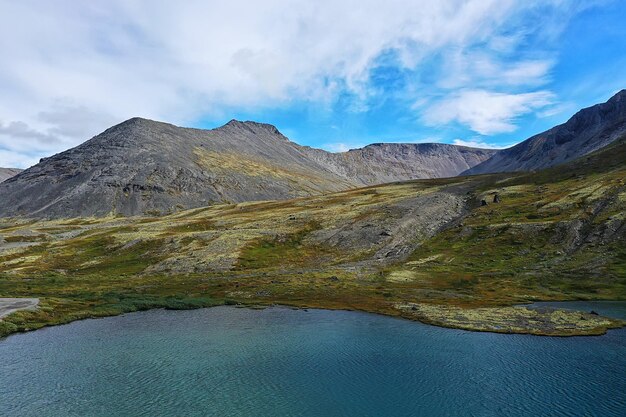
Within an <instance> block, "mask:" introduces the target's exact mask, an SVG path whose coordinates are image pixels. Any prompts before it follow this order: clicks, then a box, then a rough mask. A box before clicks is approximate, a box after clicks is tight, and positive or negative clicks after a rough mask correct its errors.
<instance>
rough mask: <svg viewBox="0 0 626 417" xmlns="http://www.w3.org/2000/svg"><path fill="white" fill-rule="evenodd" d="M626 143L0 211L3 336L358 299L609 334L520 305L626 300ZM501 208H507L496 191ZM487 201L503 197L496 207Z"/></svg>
mask: <svg viewBox="0 0 626 417" xmlns="http://www.w3.org/2000/svg"><path fill="white" fill-rule="evenodd" d="M625 178H626V142H625V141H624V139H620V140H617V141H616V142H614V143H613V144H611V145H609V146H608V147H606V148H603V149H602V150H600V151H597V152H595V153H592V154H590V155H588V156H585V157H583V158H582V159H578V160H576V161H573V162H570V163H567V164H563V165H560V166H557V167H553V168H549V169H546V170H542V171H539V172H535V173H513V174H508V173H501V174H490V175H481V176H473V177H455V178H447V179H436V180H432V179H431V180H416V181H409V182H403V183H393V184H385V185H378V186H372V187H365V188H360V189H355V190H349V191H343V192H339V193H333V194H326V195H321V196H315V197H308V198H302V199H292V200H287V201H265V202H246V203H241V204H236V205H233V204H221V205H214V206H211V207H203V208H199V209H194V210H186V211H182V212H179V213H175V214H172V215H168V216H163V217H142V218H132V217H128V218H116V219H111V218H100V219H72V220H40V221H30V220H22V219H14V220H7V219H5V220H3V221H0V293H1V294H3V295H5V296H9V297H28V298H32V297H37V298H39V299H40V301H41V302H40V306H41V309H39V310H37V311H33V312H21V313H19V314H16V315H14V316H13V317H7V318H3V321H0V336H2V334H3V333H4V334H7V333H10V332H14V331H18V330H24V329H34V328H38V327H41V326H43V325H49V324H58V323H62V322H66V321H71V320H76V319H80V318H84V317H94V316H103V315H114V314H119V313H122V312H127V311H135V310H138V309H148V308H158V307H169V308H194V307H196V308H197V307H203V306H210V305H215V304H223V303H227V304H247V305H259V304H261V305H271V304H284V305H292V306H300V307H305V308H306V307H311V308H313V307H317V308H333V309H337V308H340V309H351V310H354V309H358V310H363V311H368V312H377V313H382V314H389V315H400V316H403V317H406V318H411V319H416V320H420V321H424V322H427V323H432V324H437V325H441V326H447V327H456V328H463V329H470V330H481V331H495V332H504V333H511V332H513V333H533V334H545V335H561V336H566V335H581V334H587V335H589V334H601V333H603V332H605V331H606V329H607V328H612V327H619V326H622V325H624V323H623V322H616V321H611V320H609V319H606V318H602V317H600V316H597V315H594V314H589V312H586V313H582V312H569V313H567V312H564V311H554V312H553V311H551V310H545V309H541V310H536V309H527V308H524V307H519V305H520V304H524V303H528V302H532V301H537V300H546V301H547V300H572V299H594V300H602V299H603V300H624V299H626V217H625V213H626V183H625ZM496 193H497V194H498V195H499V196H500V199H499V202H498V203H495V202H493V197H494V195H495V194H496ZM481 200H487V201H488V202H489V204H488V205H482V204H481V203H480V201H481Z"/></svg>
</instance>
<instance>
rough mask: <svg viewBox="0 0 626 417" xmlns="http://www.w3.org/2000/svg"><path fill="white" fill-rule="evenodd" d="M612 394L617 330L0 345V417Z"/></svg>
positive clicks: (625, 381)
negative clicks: (567, 334)
mask: <svg viewBox="0 0 626 417" xmlns="http://www.w3.org/2000/svg"><path fill="white" fill-rule="evenodd" d="M624 305H626V304H624V303H622V304H621V305H620V308H622V307H624ZM593 308H594V309H596V310H597V311H598V312H600V311H599V308H595V307H593ZM586 309H587V308H586ZM604 313H605V314H606V311H604ZM616 314H617V313H616ZM625 393H626V331H625V330H624V329H621V330H613V331H610V332H609V333H608V334H607V335H605V336H600V337H574V338H548V337H537V336H528V335H500V334H492V333H473V332H467V331H462V330H451V329H443V328H438V327H433V326H427V325H423V324H420V323H416V322H411V321H407V320H401V319H396V318H389V317H384V316H378V315H373V314H365V313H358V312H345V311H326V310H309V311H308V312H306V311H302V310H290V309H286V308H271V309H266V310H250V309H237V308H233V307H217V308H212V309H201V310H193V311H163V310H155V311H149V312H141V313H133V314H128V315H124V316H118V317H110V318H103V319H96V320H85V321H80V322H75V323H71V324H69V325H65V326H58V327H52V328H47V329H42V330H39V331H36V332H32V333H26V334H19V335H14V336H11V337H9V338H7V339H4V340H1V341H0V415H1V416H63V417H65V416H161V415H163V416H165V415H171V416H278V417H282V416H303V417H308V416H323V417H332V416H372V417H381V416H450V415H468V416H528V415H563V416H583V415H589V416H591V415H597V416H625V415H626V398H625V397H626V394H625Z"/></svg>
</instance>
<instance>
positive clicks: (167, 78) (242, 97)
mask: <svg viewBox="0 0 626 417" xmlns="http://www.w3.org/2000/svg"><path fill="white" fill-rule="evenodd" d="M564 3H567V2H563V1H562V0H551V1H539V0H532V1H527V2H518V1H514V0H445V1H444V0H442V1H437V2H433V1H430V0H429V1H426V0H421V1H420V0H415V1H406V0H389V1H386V2H380V1H378V0H344V1H337V0H320V1H315V2H311V1H308V0H267V1H263V2H253V1H249V0H248V1H245V0H231V1H228V2H220V1H205V0H188V1H185V2H171V1H165V0H161V1H148V0H145V1H141V0H132V1H129V0H94V1H89V2H85V1H70V0H58V1H54V2H52V1H46V2H42V1H36V0H20V1H13V0H0V56H2V61H1V62H0V91H2V95H1V96H0V119H1V120H2V121H3V122H4V124H3V126H5V128H6V127H7V126H13V129H16V128H17V129H18V130H19V129H21V131H22V134H20V135H21V136H20V135H17V136H15V135H11V134H10V133H9V132H8V131H6V132H5V133H4V134H3V135H2V136H0V149H5V151H6V150H10V151H11V152H18V153H20V154H21V155H25V153H24V152H25V151H24V150H23V149H24V146H22V143H14V142H24V143H26V142H28V143H29V144H31V145H32V144H35V145H32V147H31V148H29V152H31V153H40V154H42V153H44V152H54V151H60V150H62V149H64V148H67V147H68V146H72V145H76V144H78V143H80V142H82V141H84V140H85V139H87V138H89V137H90V136H92V135H94V134H96V133H99V132H100V131H102V130H103V129H105V128H106V127H108V126H109V125H110V124H111V123H112V122H113V121H122V120H124V119H127V118H130V117H132V116H143V117H149V118H154V119H160V120H166V121H169V122H173V123H179V124H186V123H190V122H193V121H194V120H196V119H198V118H199V117H202V116H205V115H212V116H214V117H217V116H221V115H224V116H228V115H227V113H228V112H230V111H232V109H233V108H236V109H244V110H257V109H261V108H264V107H266V108H270V107H275V106H288V105H289V104H290V103H292V102H294V101H296V100H305V101H306V100H308V101H311V102H316V103H324V102H332V101H333V100H335V99H336V97H337V96H338V95H340V94H342V93H345V92H348V93H349V94H350V95H352V96H353V97H355V101H354V103H353V108H354V109H355V110H359V109H360V110H363V109H366V108H367V106H366V105H365V104H364V103H365V101H367V99H368V97H370V94H371V91H370V79H369V73H370V70H371V68H372V65H373V62H374V61H375V60H376V58H377V57H378V56H380V55H381V54H382V53H384V52H385V51H389V50H393V51H395V52H396V53H397V55H398V57H399V58H400V59H399V62H400V64H399V65H402V66H404V67H406V68H410V69H412V70H415V71H417V72H419V66H420V63H422V62H423V61H424V60H425V59H427V58H429V57H432V56H437V55H446V54H448V51H459V52H458V54H459V56H460V57H471V56H472V55H471V54H468V53H466V51H468V50H475V49H476V48H478V49H481V48H486V49H487V50H488V51H487V53H486V54H485V55H484V57H485V60H484V62H485V63H489V62H492V64H489V65H487V66H486V67H485V68H483V70H481V69H480V68H478V67H476V68H474V69H473V70H472V71H473V72H475V74H474V78H476V77H478V78H483V79H488V78H489V77H490V75H489V71H491V72H492V75H498V74H502V71H500V70H501V69H503V71H504V74H505V76H506V78H508V79H509V83H510V84H527V83H530V82H535V81H536V79H541V78H543V77H545V76H546V73H547V72H548V71H549V68H550V66H551V63H550V62H549V61H547V60H542V59H539V60H523V59H522V60H521V61H520V62H519V63H517V64H515V63H513V64H510V65H509V64H506V65H504V64H502V63H501V62H499V61H498V60H497V59H493V56H491V52H493V53H495V54H498V53H506V52H507V51H510V50H512V49H514V48H515V45H517V44H518V43H519V42H521V40H522V39H523V32H525V31H527V30H528V29H527V27H526V26H524V25H520V24H518V23H519V20H520V16H523V15H525V14H526V13H527V12H532V11H534V10H536V9H537V8H541V9H542V10H545V9H547V8H554V9H555V10H557V9H558V10H560V9H568V6H567V5H566V4H564ZM533 18H537V15H536V14H534V15H533ZM516 22H517V23H516ZM534 24H536V25H533V26H536V27H537V28H542V25H541V22H539V21H537V22H534ZM542 30H543V28H542ZM520 31H521V34H520V33H517V32H520ZM490 65H491V67H490ZM464 66H467V62H466V63H462V62H461V63H459V68H460V69H461V70H462V69H463V68H464ZM487 67H489V68H487ZM481 71H482V72H481ZM485 71H486V72H485ZM461 72H462V71H459V72H457V75H458V74H459V73H461ZM506 74H508V75H506ZM446 77H447V78H448V79H454V74H453V76H447V74H441V78H446ZM533 80H534V81H533ZM469 81H471V80H469ZM463 85H464V84H461V86H463ZM521 97H522V98H523V100H522V101H524V103H526V104H520V103H518V104H517V106H515V105H513V104H510V103H509V104H508V105H509V108H511V107H512V109H511V112H513V113H515V111H517V112H519V111H522V110H523V109H525V108H526V107H524V106H530V107H528V108H530V109H533V108H534V107H533V106H532V105H531V104H528V103H529V102H530V101H536V99H535V100H528V99H526V98H524V97H525V96H524V95H521ZM418 98H419V97H415V99H416V100H417V99H418ZM492 101H493V100H492ZM518 101H519V100H518ZM435 113H438V112H435ZM513 117H514V116H512V115H508V116H507V115H499V116H498V115H496V116H492V117H489V116H482V117H470V119H472V120H473V121H472V123H473V124H475V125H477V126H478V128H479V129H481V130H483V131H493V129H490V126H491V127H492V128H493V127H494V126H495V128H496V129H495V130H496V131H497V130H498V129H500V130H501V129H502V128H503V127H504V128H507V129H508V128H510V127H511V120H512V118H513ZM457 118H460V117H457ZM436 119H445V118H442V117H438V118H437V117H436ZM477 119H483V120H484V119H486V123H482V122H480V121H479V120H477ZM498 120H500V126H499V127H498V123H497V122H498ZM14 123H22V124H21V125H14ZM483 124H486V125H487V128H486V129H485V128H484V126H483ZM20 126H21V127H20ZM24 132H30V133H29V135H30V139H29V138H26V137H25V136H24V134H25V133H24ZM25 141H26V142H25ZM42 141H43V142H45V144H43V143H42ZM24 160H25V159H24V158H22V159H19V158H16V159H15V162H14V163H15V164H23V163H24V162H23V161H24ZM3 163H5V164H6V163H9V164H10V163H11V160H6V159H5V161H4V162H3Z"/></svg>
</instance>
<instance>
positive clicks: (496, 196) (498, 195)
mask: <svg viewBox="0 0 626 417" xmlns="http://www.w3.org/2000/svg"><path fill="white" fill-rule="evenodd" d="M493 202H494V203H499V202H500V194H494V195H493Z"/></svg>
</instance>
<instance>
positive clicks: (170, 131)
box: [0, 118, 494, 217]
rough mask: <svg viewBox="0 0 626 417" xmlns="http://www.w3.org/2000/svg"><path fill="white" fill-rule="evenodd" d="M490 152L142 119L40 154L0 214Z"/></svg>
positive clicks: (269, 185)
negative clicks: (294, 138) (339, 141)
mask: <svg viewBox="0 0 626 417" xmlns="http://www.w3.org/2000/svg"><path fill="white" fill-rule="evenodd" d="M493 153H494V151H491V150H484V149H472V148H465V147H457V146H454V145H440V144H416V145H414V144H377V145H371V146H368V147H366V148H363V149H359V150H352V151H349V152H345V153H340V154H333V153H329V152H326V151H322V150H319V149H312V148H309V147H303V146H300V145H297V144H295V143H293V142H291V141H289V139H287V138H286V137H285V136H283V135H282V134H281V133H280V132H279V131H278V130H277V129H276V128H275V127H274V126H272V125H268V124H262V123H256V122H239V121H235V120H233V121H231V122H229V123H227V124H226V125H224V126H222V127H220V128H217V129H213V130H200V129H188V128H180V127H176V126H173V125H170V124H167V123H161V122H155V121H151V120H145V119H140V118H134V119H130V120H128V121H126V122H123V123H121V124H119V125H117V126H114V127H112V128H110V129H108V130H106V131H105V132H103V133H102V134H100V135H98V136H96V137H94V138H92V139H91V140H89V141H87V142H85V143H83V144H82V145H80V146H78V147H76V148H73V149H70V150H68V151H66V152H63V153H60V154H58V155H54V156H52V157H50V158H44V159H43V160H42V161H41V162H40V163H39V164H37V165H35V166H34V167H32V168H29V169H28V170H26V171H24V172H22V173H21V174H20V175H18V176H17V177H14V178H11V179H10V180H9V181H7V182H5V183H3V184H2V185H1V186H0V217H8V216H29V217H76V216H105V215H110V214H121V215H140V214H145V213H153V214H165V213H169V212H173V211H177V210H180V209H187V208H194V207H201V206H206V205H209V204H213V203H220V202H242V201H258V200H277V199H287V198H294V197H305V196H310V195H317V194H321V193H325V192H333V191H340V190H345V189H349V188H353V187H358V186H363V185H373V184H380V183H383V182H390V181H401V180H409V179H417V178H433V177H443V176H446V177H447V176H455V175H457V174H459V173H460V172H461V171H463V170H465V169H467V168H469V167H471V166H473V165H475V164H477V163H479V162H481V161H484V160H486V159H487V158H489V157H490V156H491V155H493Z"/></svg>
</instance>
